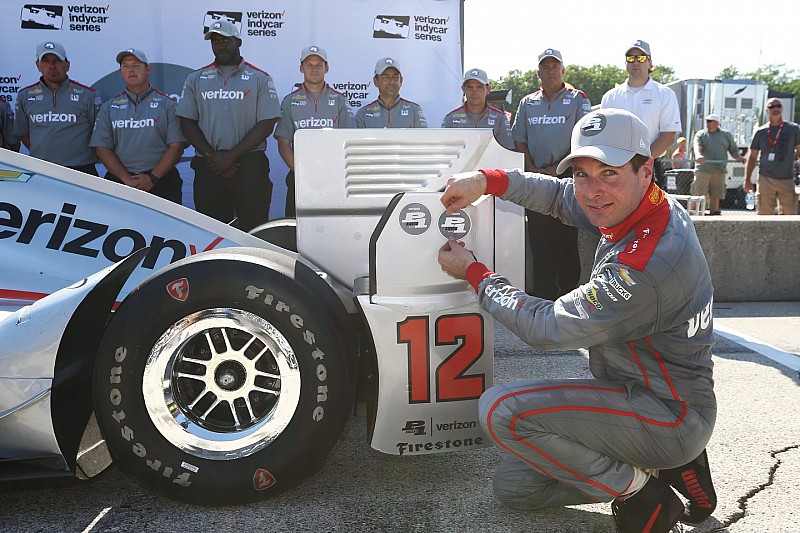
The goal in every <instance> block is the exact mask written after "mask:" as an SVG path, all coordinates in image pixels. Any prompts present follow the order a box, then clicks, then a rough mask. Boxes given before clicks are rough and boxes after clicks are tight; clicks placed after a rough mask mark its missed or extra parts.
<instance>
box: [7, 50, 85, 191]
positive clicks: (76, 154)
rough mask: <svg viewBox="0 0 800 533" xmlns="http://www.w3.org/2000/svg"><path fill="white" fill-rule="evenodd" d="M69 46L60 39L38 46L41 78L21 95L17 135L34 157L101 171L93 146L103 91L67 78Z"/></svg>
mask: <svg viewBox="0 0 800 533" xmlns="http://www.w3.org/2000/svg"><path fill="white" fill-rule="evenodd" d="M69 67H70V62H69V60H68V59H67V51H66V50H65V49H64V47H63V46H62V45H61V44H59V43H57V42H55V41H47V42H44V43H41V44H39V45H38V46H37V47H36V68H37V69H38V70H39V72H40V73H41V74H42V76H41V77H40V78H39V81H37V82H36V83H34V84H33V85H29V86H27V87H25V88H23V89H22V90H20V91H19V93H18V94H17V101H16V117H15V119H14V134H15V135H16V136H17V137H19V138H20V139H22V143H23V144H24V145H25V146H26V147H27V148H28V150H29V151H30V154H31V155H32V156H33V157H38V158H39V159H44V160H45V161H50V162H51V163H56V164H59V165H62V166H65V167H69V168H72V169H75V170H79V171H81V172H85V173H86V174H92V175H94V176H97V168H96V167H95V163H96V162H97V156H96V155H95V153H94V149H93V148H91V147H90V146H89V139H90V138H91V136H92V128H93V127H94V120H95V118H96V117H97V110H98V109H99V108H100V96H99V95H98V94H97V93H96V92H95V91H94V89H92V88H90V87H87V86H85V85H81V84H80V83H78V82H77V81H75V80H71V79H69V78H68V77H67V72H69Z"/></svg>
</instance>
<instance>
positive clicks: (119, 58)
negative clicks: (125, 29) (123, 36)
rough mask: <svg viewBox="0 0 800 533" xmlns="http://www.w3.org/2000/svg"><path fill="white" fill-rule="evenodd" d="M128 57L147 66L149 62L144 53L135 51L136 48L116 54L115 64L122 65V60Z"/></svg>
mask: <svg viewBox="0 0 800 533" xmlns="http://www.w3.org/2000/svg"><path fill="white" fill-rule="evenodd" d="M128 56H133V57H135V58H136V59H138V60H139V61H141V62H142V63H144V64H145V65H149V64H150V62H149V61H148V60H147V56H146V55H144V52H142V51H141V50H137V49H136V48H127V49H125V50H123V51H122V52H120V53H118V54H117V63H119V64H122V60H123V59H125V58H126V57H128Z"/></svg>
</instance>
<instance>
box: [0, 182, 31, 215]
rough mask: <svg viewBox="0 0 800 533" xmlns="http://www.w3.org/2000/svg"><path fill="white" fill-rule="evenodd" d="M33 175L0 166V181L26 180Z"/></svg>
mask: <svg viewBox="0 0 800 533" xmlns="http://www.w3.org/2000/svg"><path fill="white" fill-rule="evenodd" d="M32 177H33V174H28V173H27V172H19V171H16V170H6V169H2V168H0V181H20V182H23V183H24V182H26V181H28V180H29V179H31V178H32ZM0 224H2V220H0Z"/></svg>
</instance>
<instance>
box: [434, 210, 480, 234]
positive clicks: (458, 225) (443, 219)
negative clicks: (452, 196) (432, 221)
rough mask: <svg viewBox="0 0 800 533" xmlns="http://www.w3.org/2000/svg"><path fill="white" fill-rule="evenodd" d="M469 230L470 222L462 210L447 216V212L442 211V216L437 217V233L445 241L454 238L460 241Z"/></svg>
mask: <svg viewBox="0 0 800 533" xmlns="http://www.w3.org/2000/svg"><path fill="white" fill-rule="evenodd" d="M470 229H472V220H470V218H469V215H468V214H467V213H466V212H464V211H463V210H458V211H456V212H454V213H451V214H449V215H448V214H447V211H442V214H441V215H439V231H440V232H441V234H442V236H444V238H445V239H449V238H450V237H455V239H456V240H461V239H463V238H464V237H466V236H467V235H468V234H469V230H470Z"/></svg>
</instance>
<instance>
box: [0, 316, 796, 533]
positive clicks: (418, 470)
mask: <svg viewBox="0 0 800 533" xmlns="http://www.w3.org/2000/svg"><path fill="white" fill-rule="evenodd" d="M715 324H716V325H717V326H718V327H720V328H727V329H729V330H733V331H734V333H733V334H736V335H739V336H740V337H744V336H746V337H747V338H748V339H750V340H748V341H747V342H750V343H751V344H750V345H751V346H752V347H753V348H755V349H759V350H762V351H764V352H766V353H769V354H771V355H775V353H779V352H778V349H782V350H784V351H786V352H793V354H784V357H786V358H787V362H788V363H790V364H791V363H792V362H795V363H796V362H797V360H798V359H800V355H797V354H800V335H797V331H800V329H799V328H798V326H800V303H769V304H743V303H736V304H724V303H721V304H717V305H715ZM498 329H499V331H498V332H497V341H496V343H497V358H496V376H497V377H496V381H498V382H499V381H506V380H510V379H516V378H524V377H529V376H530V377H532V376H537V377H556V376H575V377H578V376H586V375H588V368H587V359H586V355H585V353H584V352H582V351H565V352H556V353H551V354H543V353H539V352H534V351H531V350H530V349H529V348H527V347H526V346H524V345H523V344H521V343H520V342H519V341H518V340H516V339H515V338H514V337H513V336H512V335H510V334H509V333H508V332H507V331H505V330H503V329H500V328H498ZM717 338H718V343H717V346H716V349H715V364H716V367H715V377H716V390H717V396H718V399H719V405H720V411H719V418H718V421H717V428H716V432H715V435H714V437H713V439H712V441H711V443H710V445H709V457H710V461H711V465H712V471H713V475H714V479H715V484H716V488H717V492H718V495H719V499H720V502H719V506H718V508H717V510H716V512H715V513H714V514H713V516H712V517H711V518H710V519H708V520H707V521H706V522H705V523H703V524H701V525H700V526H698V527H696V528H689V527H687V528H685V531H687V532H691V531H694V532H698V533H701V532H702V533H705V532H710V531H723V532H732V533H764V532H769V533H781V532H786V533H789V532H795V531H798V526H797V524H798V523H799V522H800V506H798V503H797V502H798V501H800V485H798V483H797V479H799V478H800V417H798V416H797V414H796V406H797V405H800V387H798V385H800V379H798V372H797V368H796V367H795V369H794V370H792V369H791V368H790V366H786V365H784V364H779V363H776V362H774V361H773V360H771V359H769V358H767V357H764V356H762V355H760V354H759V353H757V352H755V351H753V350H751V349H749V348H746V347H744V346H742V345H740V344H736V343H734V342H732V341H731V340H729V339H728V338H726V337H724V336H722V335H718V337H717ZM765 346H766V347H771V348H772V349H773V350H775V351H773V352H770V351H769V350H767V349H766V348H765ZM499 460H500V454H499V452H497V451H496V450H495V449H493V448H489V449H485V450H480V451H473V452H458V453H454V454H445V455H432V456H421V457H402V458H400V457H394V456H387V455H383V454H380V453H378V452H375V451H373V450H371V449H370V448H369V447H368V445H367V444H366V443H365V428H364V419H363V418H362V417H354V418H353V419H352V420H351V422H350V423H349V425H348V426H347V429H346V432H345V435H344V438H343V439H342V440H341V441H340V443H339V445H338V446H337V447H336V448H335V449H334V451H333V453H332V455H331V457H330V458H329V460H328V461H327V463H326V465H325V467H324V468H323V469H322V471H321V472H319V473H318V474H317V475H316V476H314V477H313V478H312V479H310V480H308V481H307V482H306V483H304V484H303V485H301V486H300V487H298V488H297V489H295V490H293V491H291V492H289V493H287V494H284V495H282V496H280V497H278V498H276V499H273V500H270V501H266V502H262V503H259V504H253V505H248V506H241V507H228V508H200V507H192V506H187V505H184V504H176V503H175V502H171V501H169V500H166V499H163V498H162V497H160V496H158V495H157V494H154V493H152V492H150V491H149V490H147V489H144V488H142V487H140V486H138V485H136V484H134V483H133V482H132V481H130V480H129V479H128V478H127V477H126V476H125V475H123V474H122V473H120V472H119V471H118V470H117V469H116V468H114V467H113V466H112V467H111V468H110V469H109V470H108V471H106V472H105V473H103V474H102V475H101V476H100V477H99V478H97V479H95V480H93V481H90V482H77V481H71V480H68V481H64V480H56V481H53V480H48V481H35V482H32V481H27V482H23V483H0V499H2V501H3V504H2V505H1V506H0V530H2V531H7V532H29V531H47V532H60V531H67V532H72V531H76V532H83V531H87V532H88V531H94V532H127V531H137V532H138V531H148V532H150V531H152V532H156V531H158V532H161V531H189V530H194V531H215V532H228V531H236V532H239V531H268V530H275V531H315V532H316V531H348V532H349V531H369V532H372V531H397V532H401V531H402V532H409V531H413V532H416V531H419V532H423V531H424V532H427V531H448V532H449V531H452V532H461V531H489V532H507V531H531V532H541V533H545V532H546V533H551V532H554V533H559V532H564V533H566V532H571V533H572V532H593V533H605V532H610V531H613V525H612V520H611V517H610V514H609V506H608V505H607V504H597V505H584V506H575V507H571V508H565V509H554V510H549V511H544V512H536V513H531V512H519V511H514V510H510V509H507V508H504V507H502V506H501V505H499V504H498V503H497V502H496V501H495V500H494V498H493V496H492V493H491V488H490V478H491V474H492V472H493V470H494V467H495V465H496V464H497V463H498V462H499Z"/></svg>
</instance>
